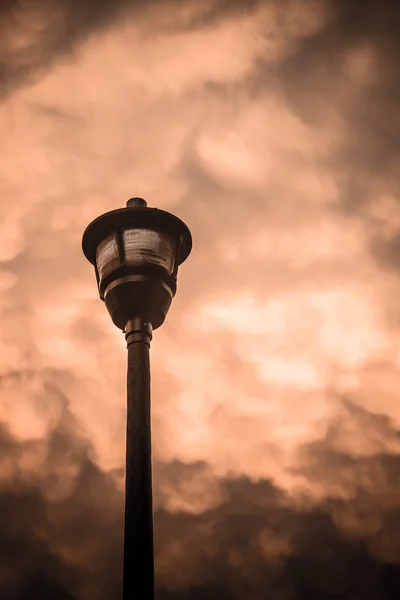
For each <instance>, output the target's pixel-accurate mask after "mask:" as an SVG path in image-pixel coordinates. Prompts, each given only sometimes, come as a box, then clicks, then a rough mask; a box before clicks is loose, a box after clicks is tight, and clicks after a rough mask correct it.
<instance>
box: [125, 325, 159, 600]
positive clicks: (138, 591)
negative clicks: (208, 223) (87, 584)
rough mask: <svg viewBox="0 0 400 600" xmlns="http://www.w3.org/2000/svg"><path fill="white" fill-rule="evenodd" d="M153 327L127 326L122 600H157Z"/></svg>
mask: <svg viewBox="0 0 400 600" xmlns="http://www.w3.org/2000/svg"><path fill="white" fill-rule="evenodd" d="M151 337H152V328H151V325H150V324H149V323H145V322H143V321H142V320H141V319H133V320H132V321H128V323H127V325H126V327H125V338H126V341H127V346H128V406H127V427H126V483H125V528H124V576H123V600H154V555H153V499H152V477H151V429H150V359H149V350H150V341H151Z"/></svg>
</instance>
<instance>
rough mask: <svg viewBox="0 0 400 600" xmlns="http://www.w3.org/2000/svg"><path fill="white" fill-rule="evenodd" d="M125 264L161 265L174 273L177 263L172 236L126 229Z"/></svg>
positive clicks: (146, 230)
mask: <svg viewBox="0 0 400 600" xmlns="http://www.w3.org/2000/svg"><path fill="white" fill-rule="evenodd" d="M124 249H125V264H126V265H128V266H131V265H135V264H138V263H139V264H143V263H152V264H156V265H161V266H162V267H164V268H166V269H167V270H168V271H169V272H171V273H172V271H173V269H174V261H175V244H174V240H173V238H172V237H171V236H169V235H166V234H164V233H160V232H159V231H153V230H151V229H126V230H125V231H124Z"/></svg>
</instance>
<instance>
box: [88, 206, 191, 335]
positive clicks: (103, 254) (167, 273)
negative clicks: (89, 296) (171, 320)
mask: <svg viewBox="0 0 400 600" xmlns="http://www.w3.org/2000/svg"><path fill="white" fill-rule="evenodd" d="M135 201H136V202H135ZM191 246H192V238H191V234H190V231H189V229H188V228H187V226H186V225H185V224H184V223H183V221H181V220H180V219H178V218H177V217H175V216H174V215H171V214H170V213H167V212H166V211H162V210H158V209H154V208H147V206H146V203H145V201H144V200H142V199H131V200H129V201H128V203H127V207H126V208H123V209H117V210H114V211H110V212H108V213H105V214H104V215H102V216H101V217H98V218H97V219H95V220H94V221H92V223H90V225H89V226H88V227H87V228H86V230H85V232H84V234H83V239H82V248H83V252H84V254H85V256H86V258H87V259H88V260H89V261H90V262H91V263H92V264H93V265H94V267H95V272H96V278H97V283H98V287H99V294H100V298H101V299H102V300H104V301H105V303H106V306H107V308H108V311H109V312H110V315H111V317H112V319H113V321H114V323H115V324H116V325H117V327H119V328H120V329H124V328H125V325H126V323H127V322H128V321H129V320H131V319H134V318H141V319H144V320H146V321H148V322H150V323H151V325H152V327H153V329H156V328H157V327H159V326H160V325H161V324H162V323H163V321H164V319H165V316H166V314H167V312H168V309H169V306H170V304H171V301H172V298H173V296H174V295H175V293H176V281H177V272H178V266H179V264H181V263H182V262H183V261H184V260H185V259H186V258H187V256H188V255H189V253H190V250H191Z"/></svg>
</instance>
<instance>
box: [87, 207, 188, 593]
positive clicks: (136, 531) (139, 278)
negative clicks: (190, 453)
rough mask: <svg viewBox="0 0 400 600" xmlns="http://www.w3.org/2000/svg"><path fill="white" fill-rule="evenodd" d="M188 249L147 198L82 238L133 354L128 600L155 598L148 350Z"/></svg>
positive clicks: (177, 223)
mask: <svg viewBox="0 0 400 600" xmlns="http://www.w3.org/2000/svg"><path fill="white" fill-rule="evenodd" d="M191 248H192V236H191V234H190V231H189V229H188V227H187V226H186V225H185V224H184V223H183V221H181V220H180V219H178V218H177V217H175V216H174V215H172V214H170V213H168V212H165V211H163V210H158V209H156V208H148V207H147V203H146V201H145V200H143V198H131V199H130V200H128V202H127V203H126V208H121V209H117V210H112V211H110V212H107V213H105V214H104V215H102V216H100V217H98V218H97V219H95V220H94V221H92V223H90V225H88V227H87V228H86V230H85V232H84V234H83V239H82V249H83V252H84V254H85V256H86V258H87V259H88V260H89V261H90V262H91V263H92V264H93V265H94V268H95V272H96V279H97V285H98V288H99V294H100V298H101V299H102V300H104V302H105V304H106V306H107V309H108V312H109V313H110V316H111V318H112V320H113V322H114V324H115V325H116V326H117V327H119V329H121V330H123V331H124V333H125V338H126V341H127V347H128V406H127V430H126V484H125V528H124V580H123V598H124V600H134V599H136V598H138V599H139V598H140V599H141V600H153V598H154V558H153V502H152V477H151V430H150V362H149V349H150V341H151V338H152V331H153V329H157V327H160V325H162V323H163V322H164V319H165V317H166V315H167V312H168V310H169V307H170V306H171V302H172V298H173V297H174V295H175V293H176V278H177V273H178V266H179V265H180V264H181V263H182V262H183V261H184V260H185V259H186V258H187V257H188V256H189V253H190V251H191Z"/></svg>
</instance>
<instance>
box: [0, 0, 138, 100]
mask: <svg viewBox="0 0 400 600" xmlns="http://www.w3.org/2000/svg"><path fill="white" fill-rule="evenodd" d="M139 3H140V0H100V1H98V0H85V2H81V1H80V0H57V1H56V2H52V1H50V0H28V1H27V2H26V1H22V0H3V1H2V2H1V4H0V93H1V95H2V96H4V95H8V94H9V93H10V92H11V91H12V90H13V89H15V88H16V87H18V86H20V85H21V84H25V83H27V82H34V81H35V80H36V78H38V77H41V76H42V75H43V73H44V72H45V71H46V70H47V69H48V68H49V67H50V66H51V65H52V64H53V63H54V61H55V60H57V59H60V58H62V57H66V56H67V55H68V54H70V53H71V52H73V51H74V50H75V49H76V48H77V46H78V45H79V44H80V43H81V42H82V41H84V40H85V39H87V38H88V37H89V36H90V35H91V34H92V33H93V32H95V31H99V30H101V29H104V28H106V27H109V26H110V25H112V24H113V23H114V22H115V20H116V19H117V18H122V16H123V14H124V11H125V10H126V9H127V8H128V7H129V6H135V5H137V4H139Z"/></svg>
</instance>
